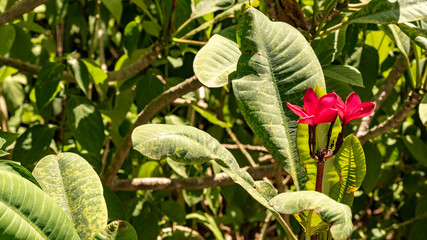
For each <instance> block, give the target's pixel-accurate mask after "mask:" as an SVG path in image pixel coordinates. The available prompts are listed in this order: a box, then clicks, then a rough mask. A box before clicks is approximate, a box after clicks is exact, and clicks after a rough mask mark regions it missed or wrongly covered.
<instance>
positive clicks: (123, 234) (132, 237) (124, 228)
mask: <svg viewBox="0 0 427 240" xmlns="http://www.w3.org/2000/svg"><path fill="white" fill-rule="evenodd" d="M116 239H117V240H138V236H137V234H136V231H135V228H133V226H132V225H131V224H130V223H128V222H126V221H122V220H116V221H113V222H110V223H109V224H108V225H107V227H106V228H105V229H104V230H103V231H101V232H99V233H98V234H96V236H95V240H116Z"/></svg>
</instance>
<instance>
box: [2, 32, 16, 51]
mask: <svg viewBox="0 0 427 240" xmlns="http://www.w3.org/2000/svg"><path fill="white" fill-rule="evenodd" d="M14 41H15V28H14V27H13V26H12V25H3V26H0V46H1V48H0V56H4V55H5V54H6V53H8V52H9V50H10V48H11V47H12V45H13V42H14Z"/></svg>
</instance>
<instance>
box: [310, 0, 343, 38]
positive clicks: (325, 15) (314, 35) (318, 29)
mask: <svg viewBox="0 0 427 240" xmlns="http://www.w3.org/2000/svg"><path fill="white" fill-rule="evenodd" d="M336 3H337V0H334V1H332V2H330V3H329V4H328V6H327V8H326V11H325V12H324V13H323V17H322V19H320V23H319V27H318V28H317V29H316V31H315V32H314V34H313V38H312V39H314V38H316V37H317V35H318V34H319V31H320V30H322V25H323V24H324V23H325V21H326V19H327V18H328V17H329V13H330V12H331V11H332V9H333V8H334V6H335V4H336Z"/></svg>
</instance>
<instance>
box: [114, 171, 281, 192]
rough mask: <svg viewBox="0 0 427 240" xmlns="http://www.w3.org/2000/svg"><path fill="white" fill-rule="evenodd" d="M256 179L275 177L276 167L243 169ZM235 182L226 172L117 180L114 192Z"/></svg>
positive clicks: (207, 185) (201, 187) (220, 184)
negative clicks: (204, 175)
mask: <svg viewBox="0 0 427 240" xmlns="http://www.w3.org/2000/svg"><path fill="white" fill-rule="evenodd" d="M243 169H245V170H247V172H248V173H249V174H250V175H251V176H252V178H254V179H261V178H264V177H269V178H271V177H274V174H275V173H274V165H266V166H259V167H245V168H243ZM234 183H235V182H234V181H233V179H231V178H230V176H228V175H227V174H226V173H225V172H222V173H218V174H216V175H214V176H207V177H190V178H175V179H170V178H160V177H159V178H134V179H126V180H117V181H115V182H114V183H113V184H112V190H114V191H137V190H181V189H203V188H212V187H217V186H225V185H231V184H234Z"/></svg>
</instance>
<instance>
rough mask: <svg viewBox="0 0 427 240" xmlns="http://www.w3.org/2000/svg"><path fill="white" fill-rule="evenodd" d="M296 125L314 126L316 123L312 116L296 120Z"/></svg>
mask: <svg viewBox="0 0 427 240" xmlns="http://www.w3.org/2000/svg"><path fill="white" fill-rule="evenodd" d="M298 123H302V124H308V125H314V124H315V123H316V121H315V118H314V116H313V115H312V116H308V117H305V118H303V119H300V120H298Z"/></svg>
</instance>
